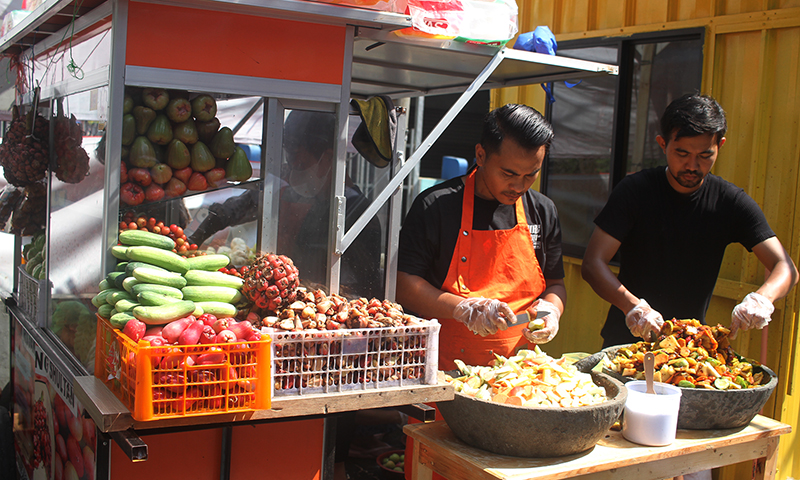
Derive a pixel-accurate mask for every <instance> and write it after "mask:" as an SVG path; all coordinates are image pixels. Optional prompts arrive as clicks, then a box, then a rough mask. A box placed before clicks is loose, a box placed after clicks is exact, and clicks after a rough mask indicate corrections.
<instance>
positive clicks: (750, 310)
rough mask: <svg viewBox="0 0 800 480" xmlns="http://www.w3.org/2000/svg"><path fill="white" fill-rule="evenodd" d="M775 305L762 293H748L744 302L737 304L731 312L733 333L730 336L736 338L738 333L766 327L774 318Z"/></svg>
mask: <svg viewBox="0 0 800 480" xmlns="http://www.w3.org/2000/svg"><path fill="white" fill-rule="evenodd" d="M774 311H775V307H774V306H773V305H772V302H770V301H769V300H767V297H765V296H764V295H761V294H760V293H756V292H752V293H748V294H747V295H746V296H745V297H744V299H743V300H742V303H740V304H739V305H736V306H735V307H734V308H733V313H731V334H730V338H736V333H737V332H738V331H739V329H740V328H741V329H742V330H750V329H751V328H764V327H766V326H767V324H768V323H769V321H770V320H771V319H772V312H774Z"/></svg>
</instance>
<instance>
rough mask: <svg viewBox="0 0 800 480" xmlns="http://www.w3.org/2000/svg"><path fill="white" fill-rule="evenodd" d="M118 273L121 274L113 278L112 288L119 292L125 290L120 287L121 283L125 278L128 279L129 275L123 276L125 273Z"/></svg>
mask: <svg viewBox="0 0 800 480" xmlns="http://www.w3.org/2000/svg"><path fill="white" fill-rule="evenodd" d="M115 273H116V272H115ZM119 273H121V274H122V275H117V276H116V277H114V286H115V287H117V288H118V289H120V290H125V287H124V286H123V285H122V282H124V281H125V279H126V278H128V277H130V275H125V272H119Z"/></svg>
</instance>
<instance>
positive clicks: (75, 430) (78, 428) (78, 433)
mask: <svg viewBox="0 0 800 480" xmlns="http://www.w3.org/2000/svg"><path fill="white" fill-rule="evenodd" d="M67 415H68V417H67V425H69V433H70V434H71V435H72V438H74V439H75V441H76V442H80V441H81V439H82V438H83V420H82V419H81V417H76V416H75V415H73V414H72V412H71V411H70V412H69V413H68V414H67ZM67 451H69V448H67Z"/></svg>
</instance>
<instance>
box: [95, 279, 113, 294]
mask: <svg viewBox="0 0 800 480" xmlns="http://www.w3.org/2000/svg"><path fill="white" fill-rule="evenodd" d="M109 288H114V285H112V284H111V283H109V281H108V280H106V279H105V278H104V279H102V280H100V283H98V284H97V289H98V290H100V291H101V292H102V291H103V290H108V289H109Z"/></svg>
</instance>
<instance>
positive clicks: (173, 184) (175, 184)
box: [164, 177, 186, 198]
mask: <svg viewBox="0 0 800 480" xmlns="http://www.w3.org/2000/svg"><path fill="white" fill-rule="evenodd" d="M164 192H165V193H166V194H167V197H169V198H174V197H180V196H181V195H183V194H184V193H186V184H185V183H183V182H181V181H180V180H178V179H177V178H175V177H172V178H170V179H169V182H167V186H166V187H165V188H164Z"/></svg>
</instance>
